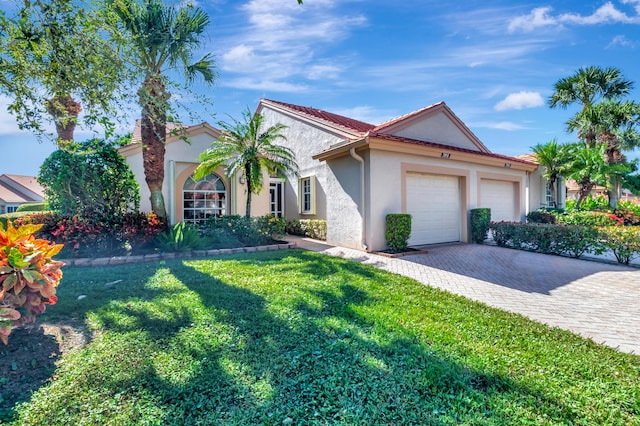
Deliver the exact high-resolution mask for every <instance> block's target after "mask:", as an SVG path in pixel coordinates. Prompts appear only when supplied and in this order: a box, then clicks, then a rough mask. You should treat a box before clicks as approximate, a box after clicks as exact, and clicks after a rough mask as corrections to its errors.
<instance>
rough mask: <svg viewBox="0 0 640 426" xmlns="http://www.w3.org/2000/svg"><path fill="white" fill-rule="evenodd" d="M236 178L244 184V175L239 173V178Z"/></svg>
mask: <svg viewBox="0 0 640 426" xmlns="http://www.w3.org/2000/svg"><path fill="white" fill-rule="evenodd" d="M238 180H239V181H240V184H241V185H244V184H245V182H246V181H247V179H246V178H245V177H244V175H240V178H239V179H238Z"/></svg>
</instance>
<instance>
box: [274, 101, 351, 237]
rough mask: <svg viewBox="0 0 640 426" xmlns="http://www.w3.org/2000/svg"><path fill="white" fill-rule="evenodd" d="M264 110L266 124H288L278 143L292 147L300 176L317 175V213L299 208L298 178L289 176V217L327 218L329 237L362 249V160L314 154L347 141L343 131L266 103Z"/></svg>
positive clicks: (286, 196)
mask: <svg viewBox="0 0 640 426" xmlns="http://www.w3.org/2000/svg"><path fill="white" fill-rule="evenodd" d="M261 114H262V116H263V126H264V127H265V128H267V127H269V126H273V125H275V124H282V125H284V126H286V128H285V129H284V130H283V132H282V133H283V134H284V135H285V137H286V140H280V141H278V144H280V145H283V146H286V147H288V148H289V149H291V150H292V151H293V153H294V155H295V157H296V160H297V163H298V167H299V173H300V177H309V176H313V177H314V178H315V188H316V193H315V202H316V210H315V214H301V213H299V211H298V196H299V194H298V191H299V188H298V179H297V178H295V177H293V176H288V177H287V183H286V184H285V212H286V217H287V220H291V219H320V220H326V221H327V241H328V242H329V243H332V244H337V245H341V246H344V247H349V248H356V249H361V248H362V247H361V246H360V240H361V222H362V219H361V216H360V212H359V206H358V203H359V201H358V200H359V199H360V193H359V181H360V177H359V176H360V175H359V173H360V172H359V164H358V162H356V161H355V160H354V159H352V158H350V157H344V158H340V159H336V160H332V161H330V162H321V161H319V160H314V159H313V158H312V156H313V155H315V154H317V153H319V152H320V151H322V150H324V149H327V148H329V147H330V146H332V145H335V144H337V143H340V142H343V141H344V138H343V137H342V136H341V135H338V134H335V133H332V132H330V131H328V130H327V129H325V128H321V127H320V126H315V125H313V124H311V123H308V122H306V121H302V120H298V119H295V118H293V117H291V116H289V115H286V114H283V113H281V112H279V111H276V110H273V109H271V108H269V107H268V106H265V107H264V108H263V109H262V111H261Z"/></svg>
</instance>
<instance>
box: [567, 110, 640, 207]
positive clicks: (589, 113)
mask: <svg viewBox="0 0 640 426" xmlns="http://www.w3.org/2000/svg"><path fill="white" fill-rule="evenodd" d="M639 120H640V105H639V104H637V103H636V102H633V101H624V102H622V101H619V100H605V101H602V102H600V103H598V104H596V105H593V106H589V107H587V108H585V109H584V110H582V111H580V112H579V113H578V114H576V116H575V117H574V118H573V119H571V120H569V121H568V122H567V126H568V128H569V130H570V131H573V130H577V131H578V133H583V134H584V133H590V134H593V135H596V138H595V140H596V141H597V143H598V144H604V145H605V146H606V161H607V163H608V164H623V163H625V162H626V158H625V156H624V154H622V151H631V150H633V149H635V148H636V147H638V146H640V134H639V133H638V131H637V129H636V127H635V126H636V125H637V124H638V121H639ZM621 184H622V181H621V178H620V176H619V175H615V174H614V175H612V176H610V179H609V189H608V195H609V204H610V205H611V206H612V207H616V206H617V204H618V201H619V199H620V196H621V192H622V185H621Z"/></svg>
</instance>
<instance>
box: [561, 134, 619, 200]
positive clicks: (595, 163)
mask: <svg viewBox="0 0 640 426" xmlns="http://www.w3.org/2000/svg"><path fill="white" fill-rule="evenodd" d="M606 150H607V147H606V145H604V144H597V145H596V146H593V147H592V146H588V145H585V144H583V143H580V142H578V143H574V144H569V145H567V156H568V158H569V159H570V160H569V162H568V163H567V164H566V165H565V166H564V168H563V170H562V174H563V175H566V176H567V177H568V178H570V179H573V180H575V181H576V182H577V183H578V185H579V186H580V189H579V190H578V200H577V202H576V209H579V208H580V205H581V204H582V201H583V200H584V199H585V197H586V196H588V195H589V194H590V193H591V190H592V189H593V187H594V186H595V185H597V184H601V185H604V184H605V183H606V181H607V177H608V176H611V175H620V176H622V175H624V174H626V173H628V171H629V167H628V166H626V165H624V164H609V163H607V161H606Z"/></svg>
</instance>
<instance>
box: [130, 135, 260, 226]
mask: <svg viewBox="0 0 640 426" xmlns="http://www.w3.org/2000/svg"><path fill="white" fill-rule="evenodd" d="M189 140H190V143H187V142H184V141H182V140H178V141H175V142H170V143H168V144H167V145H166V153H165V169H164V183H163V186H162V193H163V195H164V199H165V207H166V209H167V214H168V215H169V217H170V219H171V223H176V222H179V221H181V220H182V188H183V185H184V183H185V181H186V180H187V178H189V177H190V176H191V175H193V172H194V171H195V169H196V167H197V166H198V164H199V161H198V157H199V156H200V153H201V152H203V151H204V150H206V149H207V148H208V147H209V146H210V145H211V142H213V141H214V140H215V138H214V137H213V136H212V135H210V134H208V133H201V134H198V135H196V136H193V137H191V138H190V139H189ZM126 160H127V163H128V164H129V165H130V166H131V169H132V171H133V173H134V174H135V176H136V180H137V181H138V183H139V185H140V209H141V210H142V211H150V210H151V201H150V195H151V194H150V192H149V188H148V187H147V184H146V182H145V179H144V168H143V163H142V152H141V151H138V152H135V153H133V154H131V155H129V156H127V157H126ZM216 173H217V174H218V175H219V176H220V177H222V178H223V180H224V182H225V186H226V189H227V214H240V215H244V214H245V210H246V184H245V185H242V184H240V182H239V181H238V177H236V179H234V180H231V179H230V178H229V177H227V176H226V175H225V174H224V170H223V169H218V170H217V171H216ZM172 176H173V178H174V180H173V185H172ZM264 183H265V184H266V191H264V190H263V192H262V193H261V194H259V195H257V196H256V195H255V194H254V195H253V197H252V204H251V208H252V212H251V213H252V216H260V215H265V214H268V212H269V191H268V189H269V186H268V185H269V177H268V176H267V175H265V180H264ZM172 213H173V214H172Z"/></svg>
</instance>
